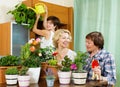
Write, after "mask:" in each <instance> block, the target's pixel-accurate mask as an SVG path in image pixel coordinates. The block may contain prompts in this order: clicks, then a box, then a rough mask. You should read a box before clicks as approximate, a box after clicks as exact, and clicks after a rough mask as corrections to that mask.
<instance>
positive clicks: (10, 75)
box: [5, 67, 18, 85]
mask: <svg viewBox="0 0 120 87" xmlns="http://www.w3.org/2000/svg"><path fill="white" fill-rule="evenodd" d="M5 78H6V83H7V84H8V85H14V84H17V78H18V69H17V67H10V68H7V69H6V71H5Z"/></svg>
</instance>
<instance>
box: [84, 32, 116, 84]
mask: <svg viewBox="0 0 120 87" xmlns="http://www.w3.org/2000/svg"><path fill="white" fill-rule="evenodd" d="M103 46H104V38H103V36H102V34H101V33H100V32H91V33H89V34H88V35H86V49H87V51H88V53H89V58H88V59H87V60H86V62H87V65H86V66H84V69H85V70H87V71H88V80H95V79H97V80H104V81H107V82H108V84H110V85H114V84H115V83H116V67H115V61H114V57H113V56H112V54H110V53H109V52H107V51H106V50H105V49H104V48H103ZM93 61H98V62H96V66H95V67H93V66H92V65H93V64H92V62H93ZM94 65H95V64H94ZM95 74H96V75H97V77H95ZM93 75H94V76H93Z"/></svg>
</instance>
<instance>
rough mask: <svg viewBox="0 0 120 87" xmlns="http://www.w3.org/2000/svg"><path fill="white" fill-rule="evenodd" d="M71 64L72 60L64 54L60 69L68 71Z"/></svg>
mask: <svg viewBox="0 0 120 87" xmlns="http://www.w3.org/2000/svg"><path fill="white" fill-rule="evenodd" d="M71 64H72V60H71V59H70V58H68V56H65V57H64V60H63V61H62V68H61V71H70V66H71Z"/></svg>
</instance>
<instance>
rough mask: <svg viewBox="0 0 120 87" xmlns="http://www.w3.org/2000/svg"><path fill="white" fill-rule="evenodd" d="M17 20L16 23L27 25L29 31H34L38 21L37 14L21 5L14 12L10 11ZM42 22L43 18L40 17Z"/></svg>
mask: <svg viewBox="0 0 120 87" xmlns="http://www.w3.org/2000/svg"><path fill="white" fill-rule="evenodd" d="M8 13H11V14H12V15H13V17H14V19H15V22H16V23H18V24H25V25H24V26H25V27H27V29H32V28H33V25H34V23H35V20H36V13H35V12H34V11H33V10H32V9H29V8H28V7H27V6H26V5H25V4H23V3H19V4H17V5H16V6H15V9H14V10H11V11H9V12H8ZM40 20H42V16H41V17H40Z"/></svg>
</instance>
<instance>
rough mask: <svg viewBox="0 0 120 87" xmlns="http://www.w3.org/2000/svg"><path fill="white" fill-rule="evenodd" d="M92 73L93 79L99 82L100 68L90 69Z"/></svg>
mask: <svg viewBox="0 0 120 87" xmlns="http://www.w3.org/2000/svg"><path fill="white" fill-rule="evenodd" d="M92 70H93V72H94V75H95V78H96V79H97V80H100V77H101V69H100V66H97V67H95V68H93V69H92Z"/></svg>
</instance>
